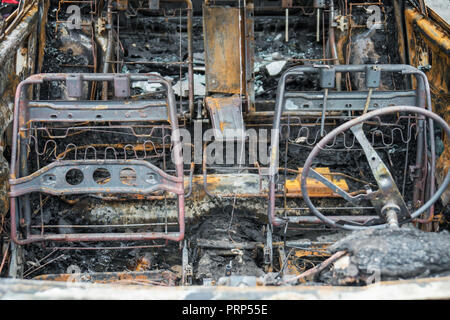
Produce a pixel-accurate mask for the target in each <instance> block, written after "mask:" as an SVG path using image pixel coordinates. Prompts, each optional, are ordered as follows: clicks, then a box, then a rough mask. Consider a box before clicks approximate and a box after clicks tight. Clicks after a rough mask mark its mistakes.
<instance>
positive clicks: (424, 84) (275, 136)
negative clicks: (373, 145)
mask: <svg viewBox="0 0 450 320" xmlns="http://www.w3.org/2000/svg"><path fill="white" fill-rule="evenodd" d="M371 66H374V65H334V66H329V67H330V68H333V69H334V71H335V72H336V73H338V72H340V73H345V72H352V73H353V72H366V70H367V68H368V67H371ZM376 67H377V68H378V69H379V70H380V71H381V72H400V73H402V74H404V75H413V76H415V78H416V80H417V88H416V93H417V95H416V101H417V106H419V107H421V108H426V109H428V110H429V111H430V112H432V105H431V94H430V87H429V83H428V79H427V77H426V75H425V74H424V73H423V72H421V71H419V70H418V69H416V68H414V67H412V66H410V65H403V64H381V65H376ZM319 72H320V68H317V67H315V66H296V67H293V68H291V69H289V70H287V71H286V72H284V73H283V74H282V76H281V77H280V79H279V81H278V88H277V98H276V103H275V113H274V119H273V126H272V127H273V129H272V136H271V149H270V150H271V151H270V152H271V154H270V166H269V202H268V219H269V222H270V223H271V224H272V225H275V226H279V225H282V224H284V223H285V222H286V221H285V220H284V219H281V218H279V217H276V216H275V198H276V196H275V181H276V175H277V173H278V172H277V166H276V164H277V159H278V153H279V139H280V136H279V135H280V122H281V116H282V114H283V111H284V110H283V105H284V99H285V86H286V80H287V78H288V77H291V76H296V75H302V74H306V73H308V74H318V73H319ZM300 113H301V111H300ZM428 128H429V133H430V134H429V136H430V150H431V152H432V159H431V172H430V177H431V179H430V180H431V181H430V183H431V184H432V185H433V186H434V180H435V179H434V172H435V155H434V154H433V153H434V150H435V140H434V125H433V120H432V119H429V126H428ZM418 149H419V150H418V151H417V152H420V153H423V152H426V150H424V148H423V145H419V146H418ZM417 180H418V179H417ZM433 186H432V188H431V190H430V197H432V196H433V194H434V187H433ZM417 187H418V186H417V184H416V185H415V188H417ZM432 214H433V205H431V206H430V216H431V215H432ZM374 217H375V216H374Z"/></svg>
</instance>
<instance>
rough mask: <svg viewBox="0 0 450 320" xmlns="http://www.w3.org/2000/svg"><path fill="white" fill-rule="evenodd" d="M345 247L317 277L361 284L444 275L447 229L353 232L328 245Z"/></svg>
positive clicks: (448, 268)
mask: <svg viewBox="0 0 450 320" xmlns="http://www.w3.org/2000/svg"><path fill="white" fill-rule="evenodd" d="M329 250H330V251H331V252H332V253H335V252H337V251H342V250H346V251H347V252H348V253H349V256H346V257H343V258H341V259H340V260H339V261H338V262H336V263H335V265H334V267H333V268H332V269H331V270H330V271H328V272H325V273H323V274H322V276H321V280H322V281H324V282H326V283H329V284H333V285H343V284H365V283H367V282H371V281H377V280H398V279H408V278H415V277H429V276H444V275H448V274H449V272H450V233H449V232H448V231H443V232H440V233H432V232H424V231H421V230H418V229H416V228H412V227H403V228H400V229H397V230H393V229H376V230H370V229H369V230H364V231H357V232H353V233H351V234H350V235H348V236H347V237H345V238H343V239H341V240H339V241H337V242H336V243H335V244H333V245H332V246H330V247H329Z"/></svg>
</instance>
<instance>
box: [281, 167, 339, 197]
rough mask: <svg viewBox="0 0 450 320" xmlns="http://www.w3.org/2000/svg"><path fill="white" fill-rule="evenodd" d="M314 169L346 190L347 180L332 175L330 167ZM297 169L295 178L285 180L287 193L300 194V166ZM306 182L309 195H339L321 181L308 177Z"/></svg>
mask: <svg viewBox="0 0 450 320" xmlns="http://www.w3.org/2000/svg"><path fill="white" fill-rule="evenodd" d="M314 170H316V171H317V172H318V173H320V174H322V175H324V176H325V177H326V178H328V179H329V180H330V181H331V182H333V183H334V184H335V185H337V186H338V187H339V188H341V189H342V190H344V191H348V185H347V182H346V181H345V180H344V179H340V178H338V177H335V176H333V174H332V173H331V171H330V168H328V167H324V168H315V169H314ZM298 171H299V174H298V175H297V177H295V179H293V180H287V181H286V183H285V188H286V191H287V193H290V194H299V196H301V193H302V190H301V187H300V179H301V172H302V168H298ZM306 183H307V187H308V191H309V196H310V197H339V195H337V194H336V193H334V192H333V191H332V190H331V189H330V188H328V187H327V186H325V185H324V184H323V183H322V182H319V181H317V180H315V179H312V178H308V179H307V181H306Z"/></svg>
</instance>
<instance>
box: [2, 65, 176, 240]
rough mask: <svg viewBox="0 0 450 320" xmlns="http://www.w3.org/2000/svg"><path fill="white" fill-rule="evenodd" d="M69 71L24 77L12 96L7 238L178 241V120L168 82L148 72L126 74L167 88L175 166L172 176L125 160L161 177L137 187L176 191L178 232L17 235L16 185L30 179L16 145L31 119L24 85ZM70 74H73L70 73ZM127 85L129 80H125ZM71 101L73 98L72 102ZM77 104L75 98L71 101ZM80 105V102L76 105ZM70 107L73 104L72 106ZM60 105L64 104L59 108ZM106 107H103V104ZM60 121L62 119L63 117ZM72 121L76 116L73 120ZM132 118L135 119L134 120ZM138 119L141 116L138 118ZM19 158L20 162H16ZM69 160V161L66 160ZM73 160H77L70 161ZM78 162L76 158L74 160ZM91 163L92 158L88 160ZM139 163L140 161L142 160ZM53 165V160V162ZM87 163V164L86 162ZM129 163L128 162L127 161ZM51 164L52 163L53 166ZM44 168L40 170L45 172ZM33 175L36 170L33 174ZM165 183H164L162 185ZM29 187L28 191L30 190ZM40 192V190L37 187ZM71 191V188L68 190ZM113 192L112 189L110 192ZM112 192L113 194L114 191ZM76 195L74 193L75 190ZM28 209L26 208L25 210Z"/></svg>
mask: <svg viewBox="0 0 450 320" xmlns="http://www.w3.org/2000/svg"><path fill="white" fill-rule="evenodd" d="M118 75H120V77H122V78H123V77H124V75H123V74H117V75H116V74H111V73H110V74H76V76H77V77H80V76H81V77H82V80H84V81H114V80H115V79H116V78H115V77H116V76H118ZM69 76H70V75H69V74H36V75H33V76H31V77H29V78H27V79H26V80H24V81H22V82H21V83H20V84H19V85H18V87H17V91H16V96H15V106H14V119H13V141H12V154H11V170H10V180H9V181H10V186H11V192H10V207H11V239H12V240H13V241H14V242H15V243H17V244H19V245H25V244H29V243H33V242H38V241H67V242H73V241H138V240H154V239H165V240H173V241H181V240H182V239H183V238H184V233H185V221H184V217H185V206H184V198H185V196H184V174H183V158H182V146H181V141H180V132H179V128H178V119H177V110H176V103H175V97H174V93H173V90H172V87H171V84H170V83H169V82H168V81H167V80H165V79H164V78H162V77H159V76H156V75H152V74H130V75H126V76H125V77H127V78H128V79H129V81H150V82H153V83H159V84H161V85H163V86H164V87H165V88H166V90H167V109H168V113H167V115H168V119H167V121H168V122H170V126H171V129H172V132H171V141H172V144H173V149H172V155H173V162H174V164H175V168H176V170H175V171H176V176H169V175H168V174H165V173H164V172H162V173H161V174H160V175H158V170H157V168H153V167H151V165H150V164H149V163H147V162H145V161H136V160H125V162H129V161H131V162H133V161H134V162H139V164H140V165H141V166H142V165H144V164H147V167H151V169H154V170H153V172H156V174H157V177H158V178H161V177H162V178H161V179H160V180H161V181H160V184H159V185H157V186H156V187H152V188H149V189H146V190H141V191H142V193H150V192H153V191H155V189H156V190H169V189H170V190H171V191H172V192H174V193H176V194H177V199H178V201H177V206H178V224H179V231H178V232H141V233H109V234H104V233H103V234H101V233H92V234H47V235H29V234H27V237H25V238H24V239H20V238H19V234H18V226H17V222H18V221H17V220H18V219H17V218H18V210H20V206H19V208H18V205H19V204H20V203H22V201H21V202H19V201H18V195H19V194H22V193H18V191H17V189H18V188H17V187H16V185H17V184H19V183H20V182H23V180H24V179H25V180H26V179H27V178H30V177H31V176H33V175H31V176H29V177H23V172H26V170H24V169H26V168H24V167H23V166H22V165H21V164H24V163H25V165H26V161H20V160H21V159H23V158H26V156H25V157H24V154H23V153H22V152H20V150H19V144H21V145H23V142H24V140H25V139H26V136H25V134H24V131H22V130H21V129H23V128H25V125H26V124H28V123H29V121H32V120H33V119H29V114H28V111H29V108H28V107H29V101H28V99H27V92H28V88H29V87H30V86H32V85H36V84H42V83H44V82H45V81H67V78H68V77H69ZM72 76H73V75H72ZM128 84H129V83H128ZM72 102H73V101H72ZM75 102H76V103H78V101H75ZM99 104H102V105H107V104H108V102H105V101H103V102H100V101H99ZM79 106H80V107H82V103H80V104H79ZM72 107H73V106H72ZM127 107H128V105H126V104H124V105H123V108H125V109H126V108H127ZM63 108H64V107H63ZM106 109H107V107H106ZM61 121H65V120H64V119H63V120H61ZM73 121H76V119H73ZM92 121H94V122H95V121H104V120H96V119H95V117H93V120H92ZM116 121H122V122H123V121H127V120H126V119H125V120H124V119H123V118H122V119H117V120H116ZM135 121H136V120H135ZM140 121H142V119H140ZM19 161H20V164H19ZM69 162H70V161H69ZM74 162H77V161H74ZM78 162H79V161H78ZM91 162H92V161H91ZM93 162H94V163H97V164H102V165H104V163H105V160H93ZM108 162H109V163H110V164H112V165H120V163H121V162H124V161H123V160H117V161H114V160H108ZM142 162H143V163H142ZM56 164H57V163H56ZM89 164H90V162H88V163H87V165H89ZM130 165H132V163H130ZM50 166H51V165H49V166H46V167H44V168H43V169H45V170H48V169H49V167H50ZM54 166H55V165H54ZM45 170H44V171H45ZM35 174H36V173H35ZM166 182H170V183H169V184H167V183H166ZM166 184H167V185H166ZM133 189H136V188H135V187H133V186H130V188H127V187H126V186H122V190H118V189H117V190H116V191H117V192H119V193H123V192H126V191H127V190H130V192H132V193H137V192H136V190H133ZM32 191H33V190H29V192H32ZM39 191H42V190H39ZM70 192H72V193H73V190H72V191H70ZM95 192H97V193H98V192H99V193H111V190H108V188H104V190H103V191H98V190H96V191H95ZM113 192H114V191H113ZM117 192H116V193H117ZM75 194H76V192H75ZM22 205H23V206H25V207H27V206H28V207H29V205H30V203H29V202H27V203H22ZM26 210H29V209H26Z"/></svg>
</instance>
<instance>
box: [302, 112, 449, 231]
mask: <svg viewBox="0 0 450 320" xmlns="http://www.w3.org/2000/svg"><path fill="white" fill-rule="evenodd" d="M397 112H410V113H418V114H420V115H423V116H425V117H427V118H430V119H432V120H434V121H436V122H437V123H438V124H439V125H440V126H441V127H442V128H443V129H444V131H445V132H446V136H447V139H448V140H449V142H450V126H449V125H448V124H447V122H445V120H444V119H442V118H441V117H440V116H438V115H437V114H435V113H434V112H431V111H429V110H427V109H423V108H419V107H414V106H394V107H386V108H383V109H378V110H374V111H371V112H368V113H366V114H363V115H361V116H359V117H357V118H355V119H352V120H349V121H347V122H345V123H343V124H342V125H340V126H339V127H337V128H335V129H334V130H332V131H330V132H329V133H328V134H327V135H325V136H324V137H323V138H322V139H321V140H320V141H319V142H318V143H317V144H316V145H315V146H314V148H313V149H312V150H311V152H310V153H309V155H308V158H307V159H306V161H305V164H304V166H303V170H302V175H301V179H300V184H301V191H302V196H303V200H304V201H305V203H306V205H307V206H308V207H309V209H310V210H311V211H312V213H313V214H314V215H315V216H316V217H318V218H319V219H320V220H322V221H323V222H324V223H325V224H327V225H329V226H330V227H333V228H341V229H345V230H351V231H353V230H363V229H382V228H385V227H387V225H388V224H387V223H383V224H379V225H374V226H355V225H349V224H342V225H341V224H338V223H336V222H335V221H333V220H331V219H330V218H328V217H326V216H325V215H323V214H322V213H321V212H320V211H319V210H317V208H316V207H315V206H314V205H313V203H312V202H311V198H310V197H309V195H308V190H307V184H306V181H307V178H308V175H309V172H310V169H311V164H312V161H313V159H314V158H315V157H316V156H317V154H318V153H319V152H320V151H321V150H323V149H324V147H325V146H326V144H327V143H328V142H329V141H330V140H331V139H333V138H334V137H335V136H336V135H338V134H339V133H342V132H344V131H347V130H349V129H350V128H352V127H353V126H355V125H357V124H360V123H363V122H365V121H367V120H369V119H371V118H373V117H376V116H381V115H386V114H390V113H397ZM449 184H450V170H449V171H448V172H447V175H446V176H445V179H444V181H443V182H442V184H441V186H440V187H439V189H438V190H437V191H436V192H435V193H434V195H433V196H432V197H431V198H430V199H429V200H428V201H427V202H426V203H425V204H424V205H423V206H421V207H420V208H419V209H417V210H416V211H414V212H413V213H412V214H411V218H410V219H415V218H417V217H418V216H419V215H421V214H422V213H424V212H425V211H426V210H427V209H429V208H430V207H431V206H432V205H433V203H435V202H436V201H437V200H438V199H439V197H440V196H441V195H442V194H443V193H444V191H445V190H446V189H447V187H448V185H449ZM408 220H409V219H408ZM405 222H406V221H403V222H399V224H402V223H405Z"/></svg>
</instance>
